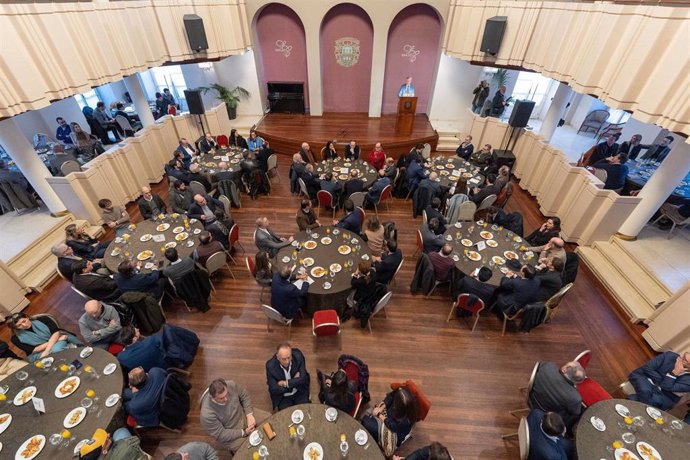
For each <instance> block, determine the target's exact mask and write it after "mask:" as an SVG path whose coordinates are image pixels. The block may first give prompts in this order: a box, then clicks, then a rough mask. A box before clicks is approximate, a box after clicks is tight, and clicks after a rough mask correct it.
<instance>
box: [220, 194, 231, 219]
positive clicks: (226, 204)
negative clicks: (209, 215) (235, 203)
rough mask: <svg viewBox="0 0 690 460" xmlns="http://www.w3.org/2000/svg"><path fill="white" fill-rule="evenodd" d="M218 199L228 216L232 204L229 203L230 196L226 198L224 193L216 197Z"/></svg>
mask: <svg viewBox="0 0 690 460" xmlns="http://www.w3.org/2000/svg"><path fill="white" fill-rule="evenodd" d="M218 200H219V201H220V202H221V203H223V210H224V211H225V215H226V216H229V215H230V212H231V211H232V204H230V198H228V197H227V196H225V195H220V196H219V197H218Z"/></svg>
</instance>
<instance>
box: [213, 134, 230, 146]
mask: <svg viewBox="0 0 690 460" xmlns="http://www.w3.org/2000/svg"><path fill="white" fill-rule="evenodd" d="M216 144H218V146H219V147H221V148H226V147H227V146H228V136H226V135H225V134H219V135H217V136H216Z"/></svg>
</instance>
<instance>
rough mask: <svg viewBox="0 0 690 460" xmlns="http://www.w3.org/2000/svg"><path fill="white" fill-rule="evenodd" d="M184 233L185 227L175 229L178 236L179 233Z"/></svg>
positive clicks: (174, 231)
mask: <svg viewBox="0 0 690 460" xmlns="http://www.w3.org/2000/svg"><path fill="white" fill-rule="evenodd" d="M182 232H184V227H175V228H173V233H174V234H176V235H177V234H178V233H182Z"/></svg>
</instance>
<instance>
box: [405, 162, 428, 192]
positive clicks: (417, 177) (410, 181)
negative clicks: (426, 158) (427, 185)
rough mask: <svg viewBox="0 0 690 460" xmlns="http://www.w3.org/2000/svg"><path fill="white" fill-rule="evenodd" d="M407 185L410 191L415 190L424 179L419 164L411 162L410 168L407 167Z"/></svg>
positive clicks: (424, 176)
mask: <svg viewBox="0 0 690 460" xmlns="http://www.w3.org/2000/svg"><path fill="white" fill-rule="evenodd" d="M406 174H407V185H408V186H409V187H410V189H413V188H416V187H417V186H418V185H419V182H420V181H421V180H422V179H425V178H426V175H425V174H424V168H423V167H422V165H421V163H417V162H416V161H413V162H412V163H410V166H408V167H407V172H406Z"/></svg>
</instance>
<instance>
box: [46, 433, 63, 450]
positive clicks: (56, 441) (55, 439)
mask: <svg viewBox="0 0 690 460" xmlns="http://www.w3.org/2000/svg"><path fill="white" fill-rule="evenodd" d="M48 441H50V444H51V445H53V446H55V447H59V446H60V442H62V436H61V435H60V433H53V434H51V435H50V437H49V438H48Z"/></svg>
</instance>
